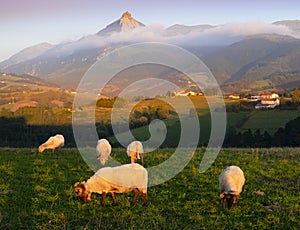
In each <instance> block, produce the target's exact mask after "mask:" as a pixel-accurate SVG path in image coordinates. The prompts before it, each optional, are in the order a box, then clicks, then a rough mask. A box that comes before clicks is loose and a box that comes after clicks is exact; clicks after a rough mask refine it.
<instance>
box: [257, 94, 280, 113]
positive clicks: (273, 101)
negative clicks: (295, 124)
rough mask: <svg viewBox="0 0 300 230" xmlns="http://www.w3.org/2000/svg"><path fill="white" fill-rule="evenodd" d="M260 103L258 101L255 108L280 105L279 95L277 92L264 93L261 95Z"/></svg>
mask: <svg viewBox="0 0 300 230" xmlns="http://www.w3.org/2000/svg"><path fill="white" fill-rule="evenodd" d="M259 98H260V103H258V104H257V105H256V106H255V108H256V109H262V108H267V109H268V108H275V107H276V106H279V104H280V101H279V95H278V94H277V93H264V94H261V95H260V96H259Z"/></svg>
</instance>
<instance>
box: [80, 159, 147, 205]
mask: <svg viewBox="0 0 300 230" xmlns="http://www.w3.org/2000/svg"><path fill="white" fill-rule="evenodd" d="M147 183H148V173H147V170H146V169H145V168H144V167H143V166H141V165H139V164H136V163H133V164H125V165H121V166H117V167H105V168H101V169H99V170H98V171H97V172H96V173H95V174H94V175H93V176H92V177H91V178H90V179H88V180H87V181H86V182H76V183H75V185H74V188H75V192H76V193H77V196H78V197H79V198H80V199H81V200H82V201H90V200H91V195H92V193H98V194H102V202H101V204H102V205H104V201H105V198H106V194H107V193H110V194H111V196H112V199H113V203H114V204H116V199H115V196H114V193H115V192H116V193H127V192H131V191H134V196H133V200H132V202H131V205H135V204H136V202H137V198H138V195H139V192H140V193H141V195H142V197H143V199H144V204H145V205H146V204H147Z"/></svg>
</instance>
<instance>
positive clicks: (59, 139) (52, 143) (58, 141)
mask: <svg viewBox="0 0 300 230" xmlns="http://www.w3.org/2000/svg"><path fill="white" fill-rule="evenodd" d="M64 145H65V138H64V136H63V135H61V134H56V135H55V136H52V137H49V139H48V140H47V141H46V142H45V143H43V144H41V145H40V146H39V149H38V150H39V152H40V153H41V152H43V151H44V150H45V149H52V151H54V150H55V149H56V148H60V147H63V146H64Z"/></svg>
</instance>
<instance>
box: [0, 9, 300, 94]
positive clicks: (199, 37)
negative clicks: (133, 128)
mask: <svg viewBox="0 0 300 230" xmlns="http://www.w3.org/2000/svg"><path fill="white" fill-rule="evenodd" d="M246 26H247V25H246ZM250 26H251V25H249V27H250ZM265 26H266V30H265V31H264V30H259V31H258V32H257V34H255V33H252V34H249V33H248V34H247V32H245V33H244V34H243V33H242V32H241V33H242V34H241V35H239V34H236V35H228V34H226V33H225V32H224V34H222V33H221V32H220V31H222V30H224V31H226V30H227V29H228V27H229V26H227V25H217V26H212V25H201V24H199V25H193V26H187V25H179V24H176V25H173V26H170V27H169V28H164V29H161V30H158V31H156V30H154V32H153V31H152V30H153V28H152V27H151V26H150V27H148V26H147V25H144V24H143V23H141V22H139V21H137V20H136V19H134V18H133V17H132V15H131V14H130V13H129V12H125V13H124V14H123V15H122V17H121V18H120V19H118V20H116V21H115V22H113V23H111V24H109V25H108V26H107V27H105V28H103V29H101V30H99V31H98V32H97V33H95V34H93V35H89V36H85V37H83V38H81V39H79V40H77V41H71V42H67V43H61V44H57V45H51V44H47V43H41V44H37V45H36V46H32V47H28V48H25V49H24V50H22V51H20V52H19V53H17V54H15V55H13V56H12V57H11V58H9V59H7V60H5V61H3V62H1V63H0V72H2V73H6V74H10V73H11V74H17V75H23V74H28V75H32V76H36V77H39V78H42V79H44V80H46V81H48V82H52V83H55V84H57V85H59V86H60V87H64V88H75V89H76V87H77V85H78V83H79V81H80V79H81V78H82V76H83V75H84V73H85V72H86V71H87V70H88V69H89V68H90V67H91V66H92V65H93V64H94V63H95V62H96V61H97V60H99V59H101V58H102V57H104V56H105V55H107V54H108V53H109V52H111V51H113V50H116V49H117V48H119V47H122V46H124V45H129V44H134V43H137V42H143V41H144V40H143V38H144V39H145V41H148V40H147V39H146V38H147V36H146V35H147V34H151V36H153V37H155V36H156V37H157V39H158V40H163V41H165V40H166V41H169V42H170V43H171V44H172V43H175V45H179V46H181V47H183V48H185V49H187V50H188V51H190V52H192V53H193V54H195V55H196V56H198V57H199V58H201V60H202V61H203V62H204V63H205V64H206V65H207V66H208V67H209V68H210V70H211V72H212V73H213V75H214V76H215V78H216V79H217V81H218V83H219V84H220V86H221V88H222V90H223V92H224V93H233V92H239V93H241V92H258V91H260V92H262V91H280V92H284V91H285V90H290V89H293V88H295V87H299V86H300V67H299V61H300V40H299V38H300V35H299V31H300V30H299V28H300V21H299V20H286V21H278V22H274V23H273V24H269V25H265ZM229 28H230V27H229ZM244 29H245V31H247V28H246V27H245V28H244ZM249 29H251V28H249ZM273 31H274V32H273ZM280 31H282V32H280ZM210 34H212V35H210ZM211 36H214V37H211ZM139 37H141V38H139ZM116 38H118V39H116ZM122 39H123V40H122ZM124 39H125V40H124ZM157 68H158V69H160V68H161V67H160V66H157ZM152 70H153V68H152V69H151V68H149V69H144V72H141V71H138V72H134V71H131V72H127V74H124V76H122V77H121V78H119V79H118V80H115V82H114V85H113V87H114V89H113V90H115V91H116V92H117V91H120V90H122V87H121V85H123V83H124V81H127V80H129V81H130V80H132V79H135V78H136V76H141V74H142V76H143V75H145V76H147V75H149V74H153V71H152ZM128 73H129V74H128ZM156 77H158V78H161V79H167V80H172V82H177V83H178V82H179V81H180V79H181V78H182V77H183V76H178V75H177V74H173V73H172V72H170V71H169V72H166V73H164V74H163V75H161V74H158V75H157V76H156ZM179 87H185V85H182V84H181V85H179ZM158 92H159V90H158V91H157V94H158Z"/></svg>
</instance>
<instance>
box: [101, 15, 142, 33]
mask: <svg viewBox="0 0 300 230" xmlns="http://www.w3.org/2000/svg"><path fill="white" fill-rule="evenodd" d="M141 26H145V25H144V24H143V23H141V22H139V21H137V20H135V19H134V18H133V17H132V16H131V14H130V13H129V12H128V11H126V12H125V13H123V15H122V17H121V18H120V19H119V20H117V21H115V22H113V23H111V24H109V25H108V26H106V27H105V28H104V29H102V30H100V31H99V32H98V33H97V35H99V36H109V35H111V34H112V33H119V32H129V31H132V30H133V29H135V28H137V27H141Z"/></svg>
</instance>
